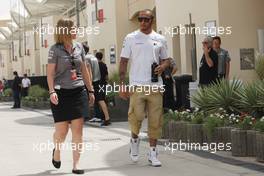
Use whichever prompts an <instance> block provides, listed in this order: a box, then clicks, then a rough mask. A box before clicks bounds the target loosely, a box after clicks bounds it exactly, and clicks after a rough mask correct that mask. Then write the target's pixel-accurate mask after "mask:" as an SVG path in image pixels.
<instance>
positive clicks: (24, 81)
mask: <svg viewBox="0 0 264 176" xmlns="http://www.w3.org/2000/svg"><path fill="white" fill-rule="evenodd" d="M30 85H31V81H30V79H28V78H23V79H22V87H23V88H28V87H29V86H30Z"/></svg>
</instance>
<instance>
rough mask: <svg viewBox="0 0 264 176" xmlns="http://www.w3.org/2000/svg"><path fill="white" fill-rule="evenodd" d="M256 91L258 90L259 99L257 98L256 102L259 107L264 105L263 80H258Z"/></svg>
mask: <svg viewBox="0 0 264 176" xmlns="http://www.w3.org/2000/svg"><path fill="white" fill-rule="evenodd" d="M257 89H258V92H259V99H258V104H259V105H260V106H261V107H264V98H263V97H264V81H261V82H259V84H258V86H257Z"/></svg>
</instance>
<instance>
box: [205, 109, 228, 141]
mask: <svg viewBox="0 0 264 176" xmlns="http://www.w3.org/2000/svg"><path fill="white" fill-rule="evenodd" d="M224 124H225V122H224V118H221V117H220V118H219V116H218V115H215V114H211V115H210V116H209V117H208V118H207V119H206V122H205V129H206V131H207V133H208V136H209V137H210V138H211V137H212V136H213V133H214V130H215V128H217V127H223V126H224Z"/></svg>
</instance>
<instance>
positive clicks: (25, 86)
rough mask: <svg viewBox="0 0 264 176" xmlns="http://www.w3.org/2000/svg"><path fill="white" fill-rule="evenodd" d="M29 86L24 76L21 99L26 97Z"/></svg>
mask: <svg viewBox="0 0 264 176" xmlns="http://www.w3.org/2000/svg"><path fill="white" fill-rule="evenodd" d="M30 86H31V81H30V79H29V78H28V77H27V74H24V78H23V79H22V96H23V97H26V96H28V90H29V87H30Z"/></svg>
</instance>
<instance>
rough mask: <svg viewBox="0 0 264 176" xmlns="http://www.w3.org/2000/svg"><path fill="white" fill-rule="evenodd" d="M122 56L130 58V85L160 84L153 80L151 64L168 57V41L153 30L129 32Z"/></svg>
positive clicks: (160, 81) (160, 80)
mask: <svg viewBox="0 0 264 176" xmlns="http://www.w3.org/2000/svg"><path fill="white" fill-rule="evenodd" d="M121 57H122V58H127V59H130V61H131V64H130V71H129V84H130V85H137V86H142V85H158V86H161V85H162V84H163V83H162V79H161V77H159V81H158V82H157V83H152V82H151V65H152V64H153V63H154V62H156V63H160V61H161V60H164V59H168V55H167V41H166V39H165V37H164V36H162V35H160V34H158V33H156V32H155V31H152V32H151V33H150V34H148V35H146V34H144V33H142V32H141V31H139V30H137V31H135V32H132V33H130V34H128V35H127V36H126V38H125V40H124V44H123V49H122V52H121Z"/></svg>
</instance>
